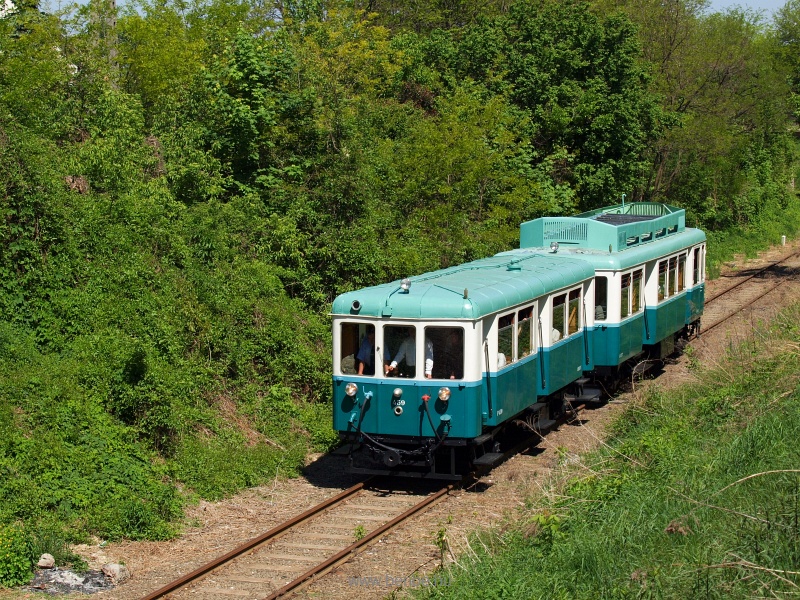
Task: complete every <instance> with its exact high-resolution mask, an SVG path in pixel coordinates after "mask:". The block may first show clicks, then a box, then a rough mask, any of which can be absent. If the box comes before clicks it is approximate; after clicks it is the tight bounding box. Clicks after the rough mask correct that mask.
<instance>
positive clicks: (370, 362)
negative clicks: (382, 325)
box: [356, 325, 375, 375]
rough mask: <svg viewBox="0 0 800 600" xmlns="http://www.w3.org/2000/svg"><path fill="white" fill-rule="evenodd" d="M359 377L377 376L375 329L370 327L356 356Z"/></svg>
mask: <svg viewBox="0 0 800 600" xmlns="http://www.w3.org/2000/svg"><path fill="white" fill-rule="evenodd" d="M356 360H358V374H359V375H375V328H374V327H373V326H372V325H370V326H369V328H368V329H367V335H365V336H364V341H363V342H361V347H360V348H359V349H358V354H356Z"/></svg>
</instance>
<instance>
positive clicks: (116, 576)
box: [101, 563, 131, 585]
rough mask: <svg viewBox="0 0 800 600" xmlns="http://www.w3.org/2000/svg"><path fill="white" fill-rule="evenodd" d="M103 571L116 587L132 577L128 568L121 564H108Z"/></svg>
mask: <svg viewBox="0 0 800 600" xmlns="http://www.w3.org/2000/svg"><path fill="white" fill-rule="evenodd" d="M101 569H102V571H103V573H105V576H106V577H108V578H109V579H110V580H111V582H112V583H113V584H114V585H117V584H120V583H122V582H123V581H127V580H128V579H130V576H131V573H130V571H128V567H126V566H125V565H121V564H119V563H108V564H105V565H103V566H102V567H101Z"/></svg>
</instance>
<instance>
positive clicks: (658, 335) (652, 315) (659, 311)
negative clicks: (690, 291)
mask: <svg viewBox="0 0 800 600" xmlns="http://www.w3.org/2000/svg"><path fill="white" fill-rule="evenodd" d="M686 310H687V308H686V294H681V295H679V296H675V297H674V298H670V299H669V300H668V301H666V302H662V303H661V304H659V305H657V306H653V307H650V306H648V307H647V308H646V309H645V319H647V321H646V327H645V331H644V333H643V339H642V342H643V343H644V344H647V345H652V344H657V343H659V342H660V341H661V340H664V339H666V338H667V337H669V336H671V335H673V334H675V333H677V332H678V331H680V330H681V329H683V328H684V327H685V326H686Z"/></svg>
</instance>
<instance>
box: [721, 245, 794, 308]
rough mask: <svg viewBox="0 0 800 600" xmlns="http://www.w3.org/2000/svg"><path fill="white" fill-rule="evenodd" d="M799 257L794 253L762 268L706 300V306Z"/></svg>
mask: <svg viewBox="0 0 800 600" xmlns="http://www.w3.org/2000/svg"><path fill="white" fill-rule="evenodd" d="M798 256H800V253H792V254H789V255H788V256H784V257H783V258H781V259H780V260H776V261H775V262H772V263H770V264H768V265H767V266H765V267H762V268H760V269H759V270H757V271H756V272H755V273H753V274H752V275H748V276H747V277H745V278H744V279H742V280H741V281H739V282H738V283H735V284H734V285H732V286H731V287H729V288H727V289H725V290H722V291H721V292H719V293H718V294H715V295H714V296H711V297H710V298H706V304H708V303H711V302H713V301H714V300H716V299H717V298H720V297H721V296H724V295H725V294H727V293H728V292H731V291H733V290H735V289H736V288H738V287H739V286H742V285H744V284H745V283H747V282H748V281H750V280H751V279H754V278H756V277H758V276H759V275H761V274H763V273H765V272H766V271H769V270H770V269H772V268H773V267H777V266H778V265H780V264H781V263H784V262H786V261H788V260H790V259H792V258H797V257H798ZM734 277H735V275H734Z"/></svg>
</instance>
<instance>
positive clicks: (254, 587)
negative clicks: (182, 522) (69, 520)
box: [142, 405, 584, 600]
mask: <svg viewBox="0 0 800 600" xmlns="http://www.w3.org/2000/svg"><path fill="white" fill-rule="evenodd" d="M583 408H584V407H583V406H582V405H581V406H577V407H574V408H573V409H572V410H571V411H570V412H569V413H568V414H567V416H566V417H565V418H566V419H567V420H568V419H570V418H573V417H574V416H575V415H577V414H578V413H579V412H580V411H581V410H583ZM557 424H558V423H557V422H552V423H551V425H550V426H551V427H553V426H555V425H557ZM543 433H544V431H540V430H536V429H534V430H533V431H532V432H531V434H530V435H528V436H524V437H522V439H521V440H520V441H519V442H518V443H517V444H516V445H514V446H513V447H512V448H509V449H508V450H507V451H506V452H504V453H503V459H502V460H505V459H506V458H508V457H510V456H513V455H515V454H518V453H520V452H522V451H524V450H525V449H527V448H529V447H531V446H533V445H535V444H537V443H538V442H539V441H540V439H541V435H542V434H543ZM501 462H502V461H501ZM482 474H483V471H480V472H476V473H473V474H471V475H470V476H467V477H465V478H464V479H463V480H462V481H460V482H451V483H447V484H444V483H442V482H426V481H419V480H401V481H399V482H397V481H394V483H397V484H398V485H404V486H408V487H407V488H406V489H405V490H394V491H393V490H391V489H390V488H388V487H386V486H387V483H386V482H387V481H389V479H388V478H382V477H370V478H369V479H365V480H364V481H362V482H359V483H357V484H356V485H354V486H352V487H350V488H348V489H346V490H344V491H342V492H340V493H338V494H336V495H335V496H333V497H331V498H329V499H327V500H325V501H323V502H321V503H320V504H318V505H316V506H314V507H312V508H310V509H308V510H306V511H305V512H303V513H302V514H300V515H297V516H296V517H294V518H292V519H290V520H288V521H286V522H284V523H282V524H281V525H278V526H277V527H274V528H273V529H271V530H269V531H267V532H266V533H264V534H262V535H260V536H258V537H256V538H253V539H252V540H250V541H248V542H246V543H244V544H242V545H241V546H239V547H237V548H235V549H233V550H231V551H230V552H228V553H227V554H224V555H223V556H220V557H218V558H216V559H214V560H212V561H211V562H209V563H207V564H205V565H203V566H201V567H199V568H197V569H195V570H194V571H192V572H191V573H188V574H186V575H184V576H182V577H180V578H178V579H176V580H174V581H173V582H171V583H169V584H167V585H165V586H163V587H162V588H160V589H158V590H156V591H154V592H152V593H150V594H148V595H147V596H145V597H144V598H142V600H157V599H158V598H167V597H169V598H171V599H175V600H177V599H180V598H192V599H193V600H207V599H208V600H210V599H212V598H215V599H219V598H252V599H258V600H274V599H276V598H280V597H282V596H285V595H287V594H290V593H292V592H297V591H299V590H301V589H302V588H304V587H306V586H308V585H310V584H311V583H313V582H314V581H316V580H317V579H319V578H320V577H322V576H324V575H325V574H326V573H328V572H329V571H331V570H332V569H334V568H335V567H336V566H337V565H340V564H342V563H344V562H346V561H347V560H349V559H350V558H351V557H353V556H354V555H355V554H357V553H358V552H360V551H362V550H363V549H364V548H366V547H367V546H368V545H370V544H371V543H373V542H375V541H376V540H378V539H380V538H381V537H382V536H384V535H386V534H387V533H389V532H390V531H392V530H393V529H395V528H396V527H398V526H399V525H400V524H401V523H403V522H404V521H407V520H408V519H410V518H411V517H413V516H415V515H418V514H420V513H422V512H424V511H425V510H427V509H428V508H430V507H432V506H433V505H434V504H436V503H437V502H439V501H440V500H442V499H443V498H445V497H446V496H447V495H448V494H449V493H450V492H451V491H453V490H454V489H456V488H459V487H463V486H466V485H468V484H469V483H471V482H474V481H475V480H476V478H477V477H479V476H480V475H482ZM432 484H433V485H435V487H434V488H433V489H423V491H420V487H422V486H427V487H428V488H431V485H432Z"/></svg>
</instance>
